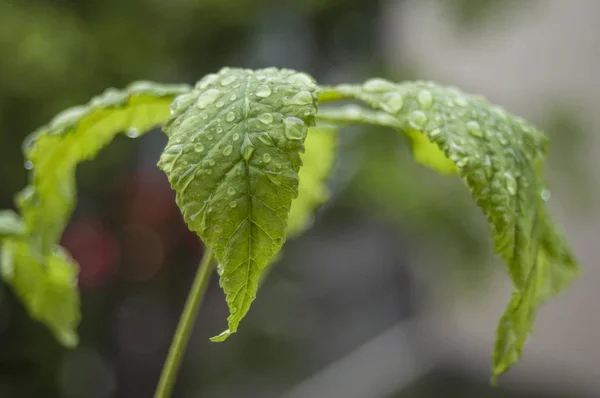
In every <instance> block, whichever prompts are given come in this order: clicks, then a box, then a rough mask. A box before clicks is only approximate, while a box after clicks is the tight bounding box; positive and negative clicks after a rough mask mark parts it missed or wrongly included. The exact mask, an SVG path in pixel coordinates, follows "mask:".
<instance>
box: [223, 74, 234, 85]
mask: <svg viewBox="0 0 600 398" xmlns="http://www.w3.org/2000/svg"><path fill="white" fill-rule="evenodd" d="M236 80H237V77H235V76H226V77H225V78H223V80H221V86H223V87H225V86H229V85H230V84H232V83H234V82H235V81H236Z"/></svg>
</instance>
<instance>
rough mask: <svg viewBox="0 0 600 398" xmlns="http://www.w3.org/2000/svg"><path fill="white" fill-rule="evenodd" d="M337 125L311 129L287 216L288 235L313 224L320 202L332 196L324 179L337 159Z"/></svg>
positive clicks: (295, 234)
mask: <svg viewBox="0 0 600 398" xmlns="http://www.w3.org/2000/svg"><path fill="white" fill-rule="evenodd" d="M337 131H338V128H337V127H334V126H318V127H313V128H310V129H308V134H307V136H306V141H305V143H304V146H305V147H306V152H305V153H304V154H303V155H302V163H303V166H302V169H300V173H298V175H299V177H300V185H299V187H298V197H297V198H296V199H294V200H293V201H292V207H291V209H290V214H289V216H288V226H287V237H288V238H291V237H294V236H297V235H299V234H301V233H302V232H304V230H305V229H306V228H307V227H308V225H309V224H310V220H311V217H312V214H313V212H314V210H315V208H316V207H317V206H319V205H320V204H323V203H325V202H326V201H327V199H329V190H328V189H327V187H326V186H325V181H326V180H327V178H328V177H329V174H330V173H331V168H332V166H333V161H334V160H335V149H336V144H337Z"/></svg>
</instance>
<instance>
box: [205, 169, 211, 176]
mask: <svg viewBox="0 0 600 398" xmlns="http://www.w3.org/2000/svg"><path fill="white" fill-rule="evenodd" d="M204 172H205V173H206V174H207V175H211V174H212V170H211V169H206V170H205V171H204Z"/></svg>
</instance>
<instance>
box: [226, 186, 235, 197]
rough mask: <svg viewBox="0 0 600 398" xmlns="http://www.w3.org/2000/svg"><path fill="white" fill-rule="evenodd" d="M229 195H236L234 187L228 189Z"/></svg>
mask: <svg viewBox="0 0 600 398" xmlns="http://www.w3.org/2000/svg"><path fill="white" fill-rule="evenodd" d="M227 195H229V196H233V195H235V188H234V187H229V188H227Z"/></svg>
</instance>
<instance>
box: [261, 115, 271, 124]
mask: <svg viewBox="0 0 600 398" xmlns="http://www.w3.org/2000/svg"><path fill="white" fill-rule="evenodd" d="M258 120H260V121H261V122H263V123H264V124H271V123H273V115H271V114H270V113H263V114H262V115H260V116H259V117H258Z"/></svg>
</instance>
